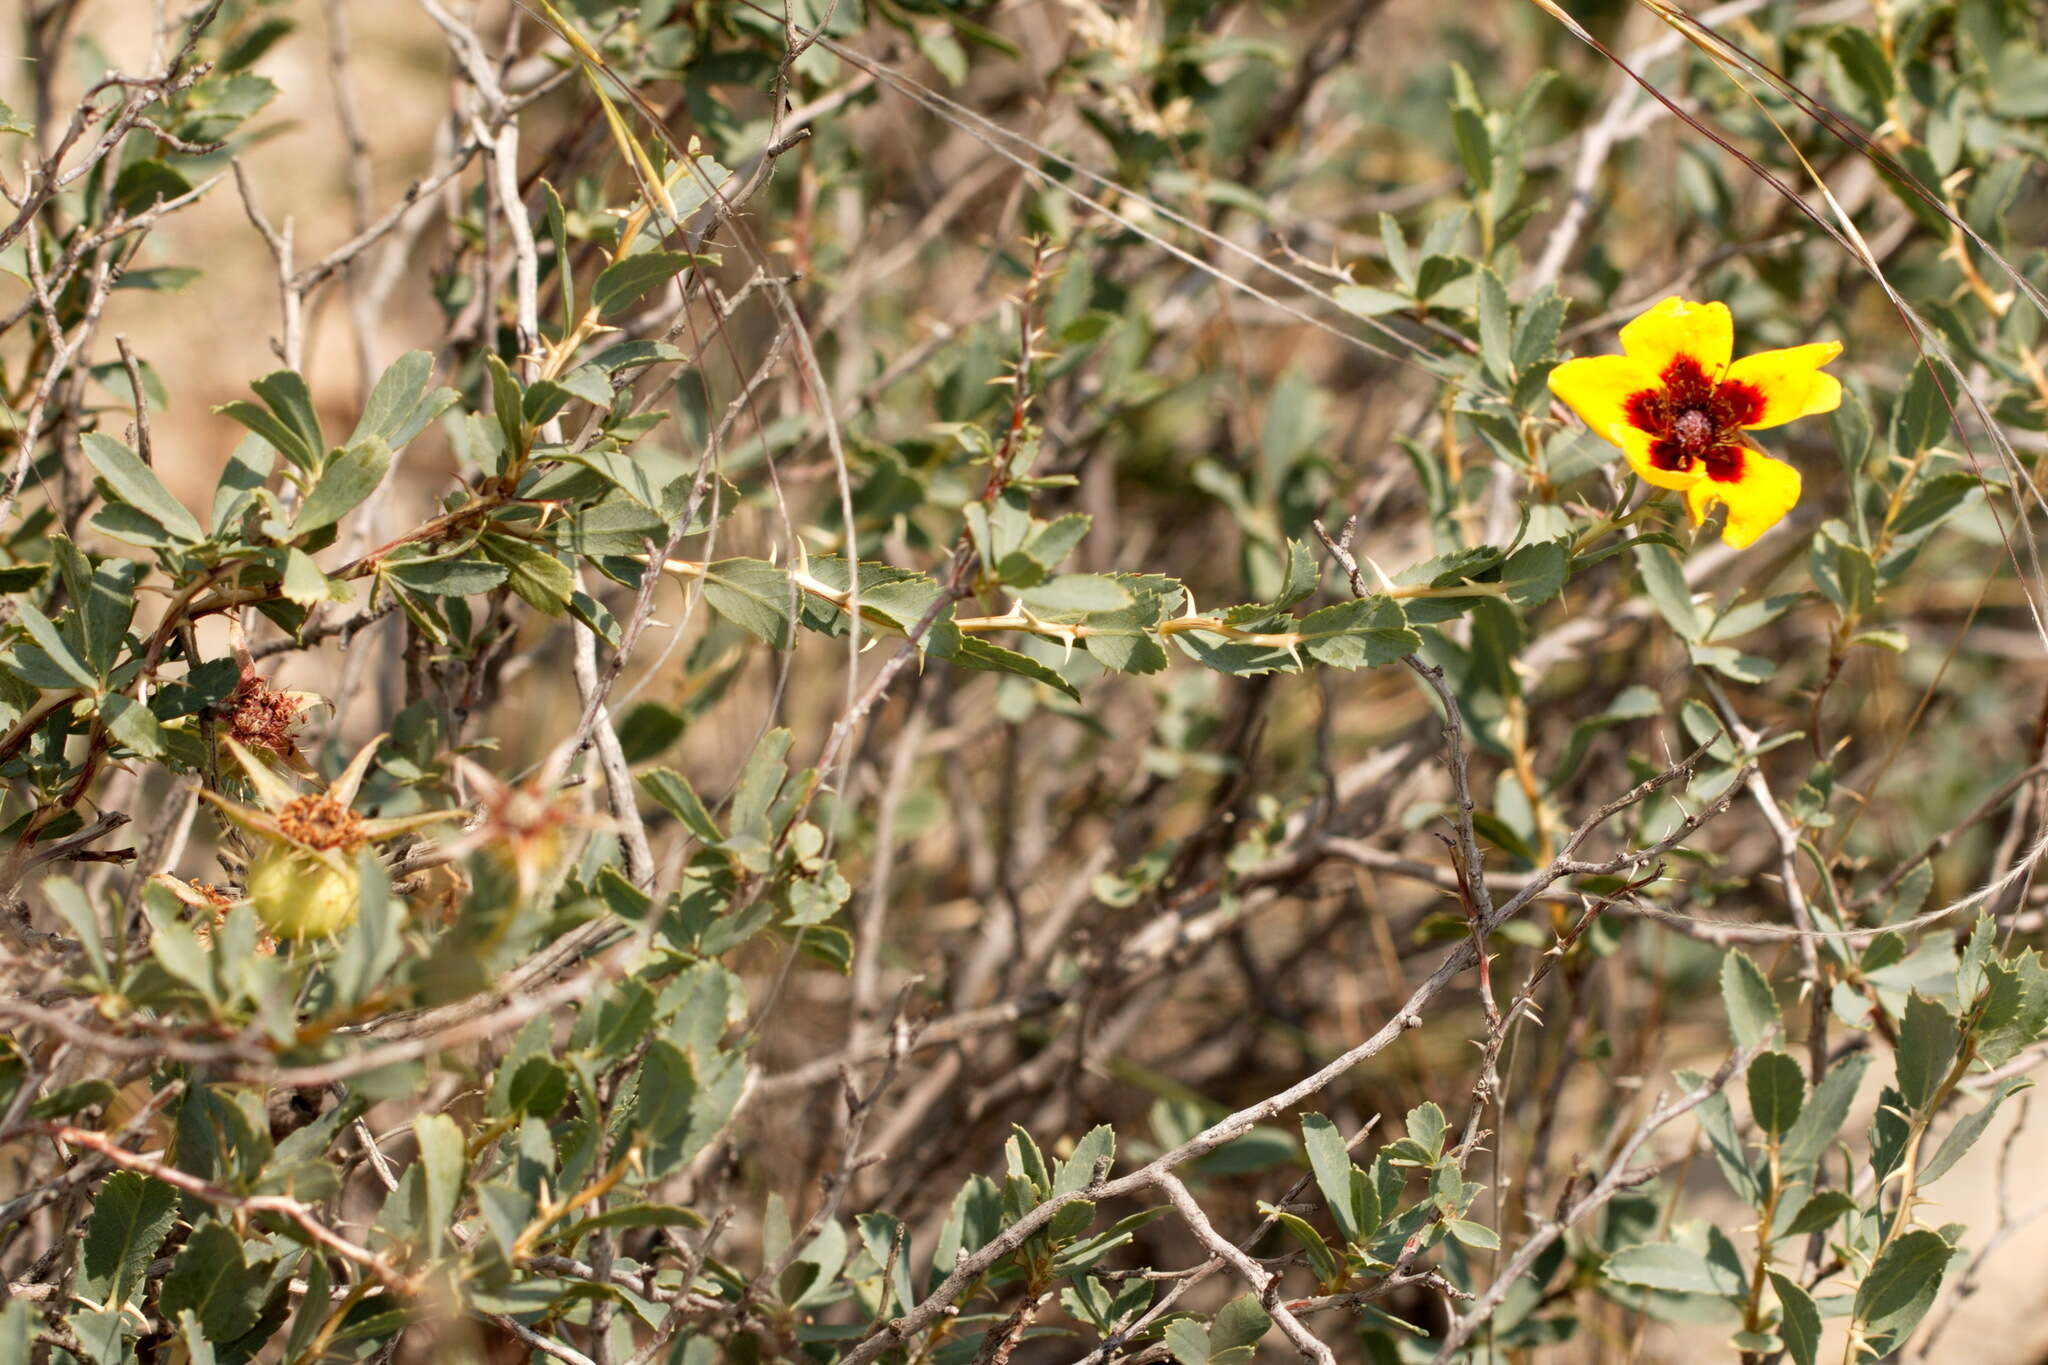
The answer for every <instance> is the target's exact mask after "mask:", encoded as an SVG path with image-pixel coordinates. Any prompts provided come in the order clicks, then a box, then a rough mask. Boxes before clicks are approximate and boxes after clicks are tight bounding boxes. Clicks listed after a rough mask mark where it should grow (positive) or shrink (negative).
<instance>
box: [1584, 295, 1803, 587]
mask: <svg viewBox="0 0 2048 1365" xmlns="http://www.w3.org/2000/svg"><path fill="white" fill-rule="evenodd" d="M1621 349H1622V352H1623V354H1621V355H1601V356H1588V357H1585V358H1583V359H1580V360H1567V361H1565V362H1564V363H1563V364H1562V365H1559V366H1558V367H1557V368H1556V369H1554V370H1552V371H1551V372H1550V391H1551V392H1552V393H1554V394H1556V395H1557V396H1558V397H1559V398H1560V399H1562V400H1564V402H1565V404H1566V405H1567V406H1568V407H1570V408H1571V410H1572V411H1573V412H1576V413H1578V414H1579V416H1580V417H1582V418H1584V419H1585V422H1586V425H1587V426H1589V427H1591V428H1592V429H1593V430H1594V431H1595V432H1597V433H1599V434H1600V435H1601V436H1603V437H1605V438H1606V439H1607V440H1609V441H1612V442H1613V443H1614V444H1615V445H1618V446H1620V447H1621V450H1622V453H1623V454H1624V455H1626V456H1627V457H1628V462H1629V466H1630V468H1632V469H1634V470H1635V471H1636V473H1637V474H1639V475H1641V476H1642V478H1643V480H1644V482H1646V483H1650V484H1653V485H1655V486H1656V487H1658V488H1670V489H1676V490H1678V491H1680V492H1683V493H1684V494H1685V505H1686V509H1687V510H1688V511H1690V512H1691V513H1692V520H1693V524H1694V525H1695V526H1697V525H1698V524H1700V523H1701V522H1702V521H1705V520H1706V517H1707V513H1709V512H1710V511H1712V510H1713V507H1714V504H1715V503H1722V504H1724V505H1725V506H1726V507H1727V508H1728V523H1727V525H1726V526H1724V527H1723V528H1722V530H1721V539H1723V540H1724V541H1726V542H1727V543H1728V544H1730V545H1732V546H1734V547H1735V548H1736V549H1738V550H1739V549H1742V548H1743V547H1745V546H1747V545H1750V544H1752V543H1754V542H1755V540H1756V538H1757V537H1758V536H1760V535H1762V534H1763V533H1764V532H1766V531H1768V530H1770V529H1771V528H1772V527H1773V526H1775V525H1777V524H1778V522H1779V521H1780V520H1782V519H1783V518H1784V515H1785V514H1786V513H1787V512H1789V511H1791V510H1792V507H1793V504H1795V503H1797V502H1798V501H1799V471H1798V470H1796V469H1794V468H1793V467H1792V466H1791V465H1789V464H1786V463H1785V462H1784V461H1783V460H1774V459H1772V458H1771V457H1770V456H1768V455H1766V454H1764V453H1763V452H1762V451H1760V450H1758V449H1757V448H1756V447H1755V446H1754V445H1752V444H1751V443H1750V442H1749V441H1748V440H1747V439H1746V438H1745V437H1744V436H1743V434H1742V433H1743V432H1745V431H1757V430H1760V429H1762V428H1764V427H1775V426H1782V425H1784V424H1785V423H1786V422H1790V421H1793V420H1794V419H1796V418H1800V417H1812V416H1814V415H1816V414H1818V413H1823V412H1832V411H1834V410H1835V409H1836V408H1837V407H1839V406H1840V405H1841V402H1842V385H1841V383H1840V381H1838V380H1837V379H1836V378H1835V377H1834V376H1833V375H1831V374H1826V373H1823V372H1822V370H1821V368H1820V367H1821V366H1823V365H1825V364H1827V363H1828V362H1829V361H1831V360H1833V359H1834V358H1835V357H1836V356H1838V355H1840V354H1841V353H1842V344H1841V343H1840V342H1839V341H1820V342H1815V343H1813V344H1812V345H1808V346H1793V347H1790V348H1788V349H1786V350H1782V351H1760V352H1758V353H1757V354H1756V355H1751V356H1744V357H1743V358H1742V359H1740V360H1734V359H1733V356H1734V354H1735V323H1734V320H1733V319H1732V318H1731V317H1730V316H1729V314H1728V305H1726V304H1724V303H1693V302H1692V301H1690V300H1688V299H1680V298H1669V299H1665V300H1664V301H1663V302H1662V303H1659V304H1657V305H1655V306H1654V307H1652V308H1651V309H1650V310H1649V311H1648V312H1646V313H1644V314H1643V315H1642V316H1641V317H1638V318H1637V319H1636V320H1635V321H1633V322H1631V323H1629V324H1628V325H1627V326H1626V327H1623V328H1622V329H1621Z"/></svg>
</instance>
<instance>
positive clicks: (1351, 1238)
mask: <svg viewBox="0 0 2048 1365" xmlns="http://www.w3.org/2000/svg"><path fill="white" fill-rule="evenodd" d="M1301 1145H1302V1147H1303V1149H1304V1150H1306V1151H1307V1153H1308V1164H1309V1169H1310V1170H1312V1171H1314V1172H1315V1177H1316V1188H1318V1189H1320V1190H1321V1191H1322V1192H1323V1199H1324V1200H1325V1201H1326V1202H1327V1203H1328V1204H1329V1206H1330V1215H1331V1216H1332V1217H1333V1218H1335V1219H1336V1220H1337V1231H1338V1232H1339V1233H1340V1234H1342V1235H1343V1238H1344V1240H1345V1241H1346V1242H1347V1243H1357V1242H1358V1241H1360V1240H1361V1239H1362V1238H1364V1237H1366V1236H1368V1235H1369V1234H1371V1233H1372V1232H1373V1231H1374V1230H1376V1229H1377V1228H1378V1226H1379V1209H1378V1207H1377V1201H1376V1200H1375V1201H1374V1207H1372V1208H1370V1209H1368V1208H1367V1207H1365V1200H1366V1199H1371V1198H1372V1187H1371V1185H1370V1183H1369V1182H1363V1181H1360V1180H1358V1179H1357V1176H1358V1174H1359V1172H1358V1168H1357V1167H1356V1166H1354V1165H1353V1164H1352V1162H1351V1154H1350V1152H1349V1151H1347V1150H1346V1149H1345V1146H1344V1137H1343V1134H1341V1133H1339V1132H1338V1131H1337V1125H1336V1124H1334V1123H1332V1122H1330V1120H1329V1119H1327V1118H1325V1117H1323V1116H1322V1115H1321V1114H1303V1115H1302V1116H1301ZM1361 1191H1363V1197H1361Z"/></svg>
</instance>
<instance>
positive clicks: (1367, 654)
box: [1295, 596, 1422, 668]
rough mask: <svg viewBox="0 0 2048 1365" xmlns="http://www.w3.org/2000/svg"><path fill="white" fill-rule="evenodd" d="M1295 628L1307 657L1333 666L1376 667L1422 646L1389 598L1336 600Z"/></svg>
mask: <svg viewBox="0 0 2048 1365" xmlns="http://www.w3.org/2000/svg"><path fill="white" fill-rule="evenodd" d="M1295 629H1296V632H1297V633H1298V634H1300V635H1301V637H1302V642H1301V647H1302V649H1303V650H1304V651H1306V653H1307V654H1308V656H1309V657H1310V658H1311V659H1314V660H1315V661H1316V662H1317V663H1321V664H1328V665H1330V666H1331V667H1333V668H1378V667H1380V666H1381V665H1383V664H1390V663H1393V662H1395V661H1396V660H1398V659H1401V658H1403V657H1405V656H1407V655H1409V654H1413V653H1414V652H1415V651H1416V650H1418V649H1421V648H1422V637H1421V636H1420V635H1418V634H1416V633H1415V632H1414V631H1413V630H1411V629H1410V628H1409V626H1408V617H1407V615H1406V614H1405V613H1404V612H1403V611H1402V610H1401V604H1400V603H1399V602H1396V601H1395V600H1394V599H1393V598H1391V597H1383V596H1376V597H1361V598H1357V599H1355V600H1353V601H1350V602H1338V603H1336V604H1334V605H1332V606H1327V607H1324V608H1322V609H1320V610H1318V611H1312V612H1310V613H1309V614H1308V615H1306V616H1304V617H1302V618H1301V620H1300V622H1299V623H1298V624H1297V625H1296V627H1295Z"/></svg>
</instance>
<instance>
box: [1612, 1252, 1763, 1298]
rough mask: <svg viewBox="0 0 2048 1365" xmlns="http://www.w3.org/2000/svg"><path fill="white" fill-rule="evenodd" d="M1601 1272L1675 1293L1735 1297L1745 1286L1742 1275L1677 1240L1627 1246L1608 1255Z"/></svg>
mask: <svg viewBox="0 0 2048 1365" xmlns="http://www.w3.org/2000/svg"><path fill="white" fill-rule="evenodd" d="M1601 1272H1602V1273H1603V1274H1605V1275H1606V1276H1607V1278H1608V1279H1610V1280H1613V1281H1615V1282H1616V1283H1617V1284H1631V1285H1635V1286H1637V1287H1639V1288H1642V1289H1663V1290H1667V1291H1669V1292H1671V1293H1674V1294H1716V1295H1721V1296H1724V1297H1730V1298H1732V1297H1735V1296H1737V1295H1739V1294H1741V1293H1742V1292H1743V1290H1744V1288H1745V1287H1746V1286H1745V1285H1744V1284H1743V1282H1742V1276H1741V1275H1739V1274H1737V1273H1736V1272H1735V1271H1733V1270H1732V1269H1730V1268H1729V1267H1727V1266H1724V1265H1721V1264H1720V1263H1718V1262H1716V1261H1711V1260H1708V1259H1707V1258H1706V1257H1705V1256H1703V1255H1701V1254H1700V1253H1699V1252H1697V1251H1694V1250H1693V1249H1692V1248H1691V1247H1687V1246H1680V1245H1679V1244H1678V1243H1676V1242H1646V1243H1644V1244H1643V1245H1641V1246H1632V1247H1626V1248H1624V1249H1623V1250H1620V1251H1617V1252H1615V1253H1614V1254H1613V1255H1612V1256H1610V1257H1608V1258H1607V1263H1606V1265H1604V1266H1602V1267H1601Z"/></svg>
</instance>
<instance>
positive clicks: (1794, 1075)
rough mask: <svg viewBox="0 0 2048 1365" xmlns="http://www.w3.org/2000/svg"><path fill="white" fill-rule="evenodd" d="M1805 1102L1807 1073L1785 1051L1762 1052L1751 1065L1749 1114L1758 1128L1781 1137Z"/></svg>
mask: <svg viewBox="0 0 2048 1365" xmlns="http://www.w3.org/2000/svg"><path fill="white" fill-rule="evenodd" d="M1805 1102H1806V1073H1805V1072H1803V1071H1801V1070H1800V1069H1799V1063H1798V1062H1796V1061H1794V1060H1793V1059H1792V1058H1791V1057H1790V1056H1788V1055H1786V1054H1785V1053H1783V1052H1761V1053H1758V1054H1757V1056H1756V1058H1755V1060H1753V1061H1752V1062H1750V1064H1749V1112H1750V1116H1751V1117H1752V1118H1754V1119H1755V1120H1756V1123H1757V1126H1758V1127H1759V1128H1761V1129H1763V1130H1764V1131H1765V1132H1766V1133H1769V1134H1770V1135H1771V1136H1773V1137H1779V1136H1782V1135H1783V1134H1784V1132H1785V1131H1786V1130H1787V1129H1789V1128H1790V1127H1791V1126H1792V1125H1793V1124H1794V1123H1795V1122H1797V1121H1798V1118H1799V1110H1800V1107H1801V1106H1802V1105H1803V1104H1805Z"/></svg>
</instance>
